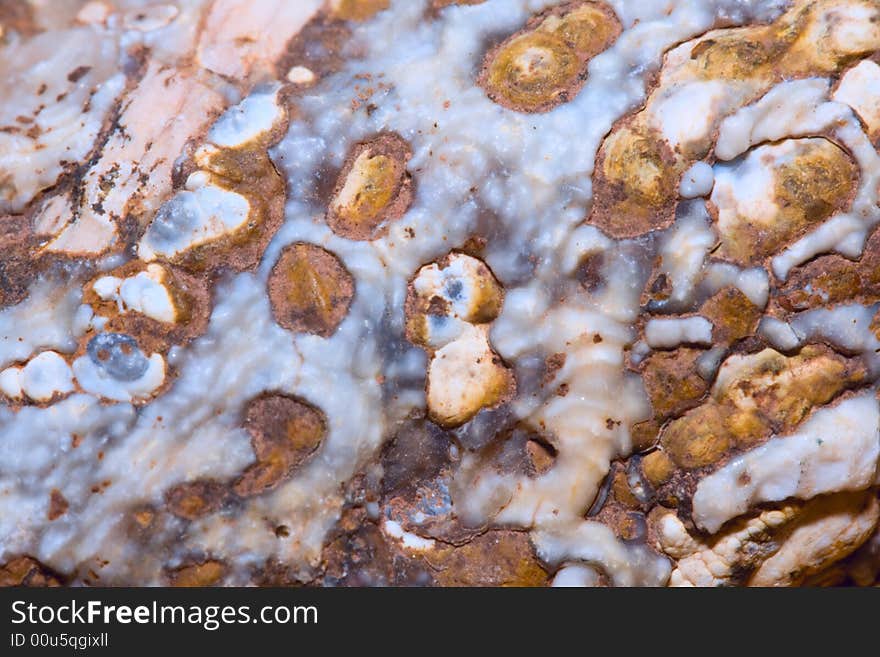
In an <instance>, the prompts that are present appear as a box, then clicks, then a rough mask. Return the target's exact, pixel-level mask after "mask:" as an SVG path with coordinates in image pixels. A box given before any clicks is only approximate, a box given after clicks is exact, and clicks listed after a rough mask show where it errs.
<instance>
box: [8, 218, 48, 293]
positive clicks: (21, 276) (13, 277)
mask: <svg viewBox="0 0 880 657" xmlns="http://www.w3.org/2000/svg"><path fill="white" fill-rule="evenodd" d="M36 247H37V238H36V237H35V236H34V234H33V230H32V229H31V226H30V222H29V221H28V219H27V217H26V216H25V215H6V216H0V253H2V254H3V255H2V257H0V308H3V307H5V306H11V305H13V304H16V303H19V302H20V301H23V300H24V298H25V297H26V296H27V290H28V285H29V284H30V282H31V281H32V280H33V279H34V278H36V276H37V274H38V273H39V271H40V268H41V267H40V263H39V261H38V259H37V257H36V256H35V255H34V252H35V251H36Z"/></svg>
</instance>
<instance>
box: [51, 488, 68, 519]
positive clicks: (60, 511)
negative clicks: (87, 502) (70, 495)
mask: <svg viewBox="0 0 880 657" xmlns="http://www.w3.org/2000/svg"><path fill="white" fill-rule="evenodd" d="M68 508H70V503H69V502H68V501H67V498H66V497H64V495H62V494H61V491H60V490H58V489H57V488H53V489H52V491H51V492H50V493H49V510H48V511H47V512H46V518H47V519H48V520H49V521H52V520H57V519H58V518H60V517H61V516H63V515H64V514H65V513H67V509H68Z"/></svg>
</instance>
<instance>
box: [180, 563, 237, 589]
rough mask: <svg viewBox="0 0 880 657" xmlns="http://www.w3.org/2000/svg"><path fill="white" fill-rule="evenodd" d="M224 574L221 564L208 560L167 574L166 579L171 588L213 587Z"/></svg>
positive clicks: (224, 569)
mask: <svg viewBox="0 0 880 657" xmlns="http://www.w3.org/2000/svg"><path fill="white" fill-rule="evenodd" d="M225 574H226V566H225V564H223V562H221V561H215V560H213V559H208V560H206V561H202V562H199V563H191V564H187V565H185V566H181V567H180V568H176V569H174V570H172V571H171V572H169V573H168V579H169V580H170V581H171V586H179V587H195V586H214V585H215V584H217V583H218V582H219V581H220V580H221V579H223V576H224V575H225Z"/></svg>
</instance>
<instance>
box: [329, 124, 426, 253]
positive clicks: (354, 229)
mask: <svg viewBox="0 0 880 657" xmlns="http://www.w3.org/2000/svg"><path fill="white" fill-rule="evenodd" d="M410 157H412V151H411V149H410V147H409V144H408V143H407V142H406V141H404V139H403V138H402V137H400V136H399V135H397V134H394V133H383V134H381V135H379V136H377V137H375V138H374V139H371V140H369V141H365V142H360V143H358V144H356V145H355V146H354V148H352V150H351V152H350V153H349V155H348V158H347V159H346V162H345V165H344V166H343V167H342V171H341V172H340V173H339V178H338V179H337V182H336V187H335V188H334V190H333V196H332V198H331V200H330V206H329V208H328V209H327V225H328V226H330V229H331V230H332V231H333V232H334V233H336V234H337V235H341V236H342V237H347V238H349V239H352V240H373V239H376V238H377V237H380V236H381V235H382V233H384V232H385V230H387V228H388V225H389V224H391V223H392V222H394V221H396V220H398V219H400V217H402V216H403V214H404V213H405V212H406V211H407V209H408V208H409V206H410V203H411V202H412V178H411V177H410V175H409V173H408V172H407V170H406V165H407V162H409V159H410Z"/></svg>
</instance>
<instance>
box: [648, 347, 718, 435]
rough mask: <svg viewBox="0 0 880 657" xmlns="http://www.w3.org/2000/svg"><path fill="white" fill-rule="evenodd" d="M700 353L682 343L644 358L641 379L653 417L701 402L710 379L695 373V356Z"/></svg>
mask: <svg viewBox="0 0 880 657" xmlns="http://www.w3.org/2000/svg"><path fill="white" fill-rule="evenodd" d="M703 353H704V352H703V350H701V349H690V348H687V347H682V348H680V349H676V350H674V351H658V352H655V353H653V354H651V355H650V356H649V357H648V358H646V359H645V361H644V363H643V365H642V379H643V380H644V382H645V390H646V391H647V393H648V398H649V399H650V400H651V406H652V408H653V409H654V417H655V418H657V419H658V420H660V421H662V420H664V419H666V418H668V417H675V416H678V415H681V414H682V413H683V412H684V411H687V410H689V409H691V408H694V407H695V406H698V405H699V404H700V400H701V399H702V398H703V396H704V395H705V394H706V391H707V390H708V389H709V383H708V382H707V381H706V380H705V379H703V377H701V376H700V375H699V374H698V373H697V359H698V358H699V357H700V356H701V355H702V354H703Z"/></svg>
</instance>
